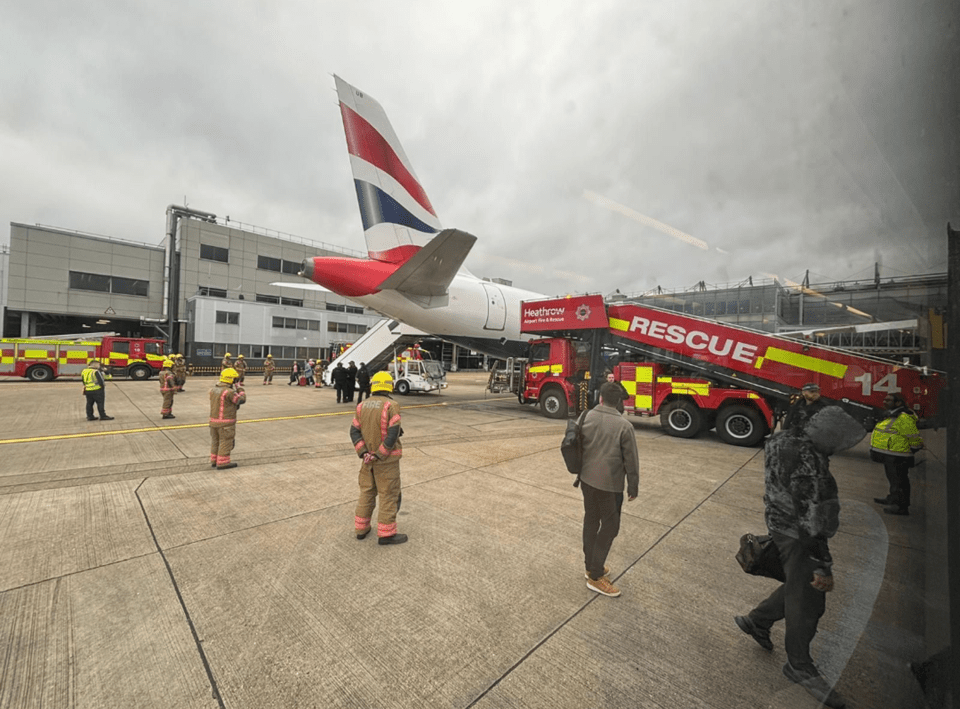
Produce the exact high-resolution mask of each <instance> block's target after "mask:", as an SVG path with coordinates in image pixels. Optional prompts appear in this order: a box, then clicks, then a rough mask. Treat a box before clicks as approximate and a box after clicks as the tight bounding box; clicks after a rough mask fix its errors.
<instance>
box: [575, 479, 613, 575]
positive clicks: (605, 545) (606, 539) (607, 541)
mask: <svg viewBox="0 0 960 709" xmlns="http://www.w3.org/2000/svg"><path fill="white" fill-rule="evenodd" d="M580 490H581V492H583V563H584V567H585V568H586V570H587V573H589V574H590V578H592V579H593V580H594V581H595V580H597V579H598V578H600V577H601V576H603V565H604V564H605V563H606V562H607V554H609V553H610V547H611V545H612V544H613V540H614V539H616V538H617V534H619V533H620V508H621V507H623V493H622V492H607V491H606V490H598V489H597V488H595V487H590V486H589V485H587V484H586V483H585V482H583V481H581V482H580Z"/></svg>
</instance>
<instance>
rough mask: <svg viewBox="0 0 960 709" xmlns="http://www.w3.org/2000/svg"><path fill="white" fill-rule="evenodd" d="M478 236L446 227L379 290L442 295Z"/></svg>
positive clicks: (408, 293) (380, 286) (415, 294)
mask: <svg viewBox="0 0 960 709" xmlns="http://www.w3.org/2000/svg"><path fill="white" fill-rule="evenodd" d="M476 241H477V237H475V236H473V235H472V234H468V233H466V232H465V231H460V230H459V229H444V230H443V231H441V232H440V233H439V234H437V235H436V236H435V237H434V238H433V239H431V240H430V241H429V242H427V244H426V245H425V246H424V247H423V248H421V249H420V250H419V251H418V252H417V253H415V254H414V255H413V256H412V257H411V258H410V259H409V260H408V261H407V262H406V263H404V264H403V265H402V266H400V268H398V269H397V270H396V271H394V272H393V273H392V274H391V275H390V276H389V277H387V279H386V280H385V281H384V282H383V283H381V284H380V285H379V286H378V288H379V289H380V290H395V291H399V292H401V293H403V294H405V295H410V296H428V297H430V296H442V295H446V293H447V288H448V287H449V286H450V282H451V281H452V280H453V277H454V276H456V275H457V271H458V270H459V269H460V266H461V265H463V261H464V259H465V258H466V257H467V254H468V253H470V249H471V248H473V245H474V243H476Z"/></svg>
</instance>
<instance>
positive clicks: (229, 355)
mask: <svg viewBox="0 0 960 709" xmlns="http://www.w3.org/2000/svg"><path fill="white" fill-rule="evenodd" d="M224 357H233V355H232V354H230V353H229V352H227V353H226V354H225V355H224Z"/></svg>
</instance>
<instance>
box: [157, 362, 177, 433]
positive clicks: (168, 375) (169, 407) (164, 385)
mask: <svg viewBox="0 0 960 709" xmlns="http://www.w3.org/2000/svg"><path fill="white" fill-rule="evenodd" d="M158 378H159V379H160V394H161V396H163V403H162V404H161V405H160V418H165V419H175V418H176V416H174V415H173V395H174V394H175V393H176V391H177V380H176V376H175V375H174V373H173V362H171V361H170V360H169V359H165V360H163V364H162V365H161V366H160V376H159V377H158Z"/></svg>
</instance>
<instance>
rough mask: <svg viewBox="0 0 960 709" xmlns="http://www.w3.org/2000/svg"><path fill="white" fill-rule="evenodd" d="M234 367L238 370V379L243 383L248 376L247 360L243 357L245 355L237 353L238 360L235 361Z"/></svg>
mask: <svg viewBox="0 0 960 709" xmlns="http://www.w3.org/2000/svg"><path fill="white" fill-rule="evenodd" d="M233 368H234V369H236V370H237V374H238V375H239V376H238V377H237V381H238V382H240V383H241V384H243V379H244V377H246V376H247V362H246V360H245V359H244V358H243V355H242V354H241V355H237V361H236V362H234V364H233Z"/></svg>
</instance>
